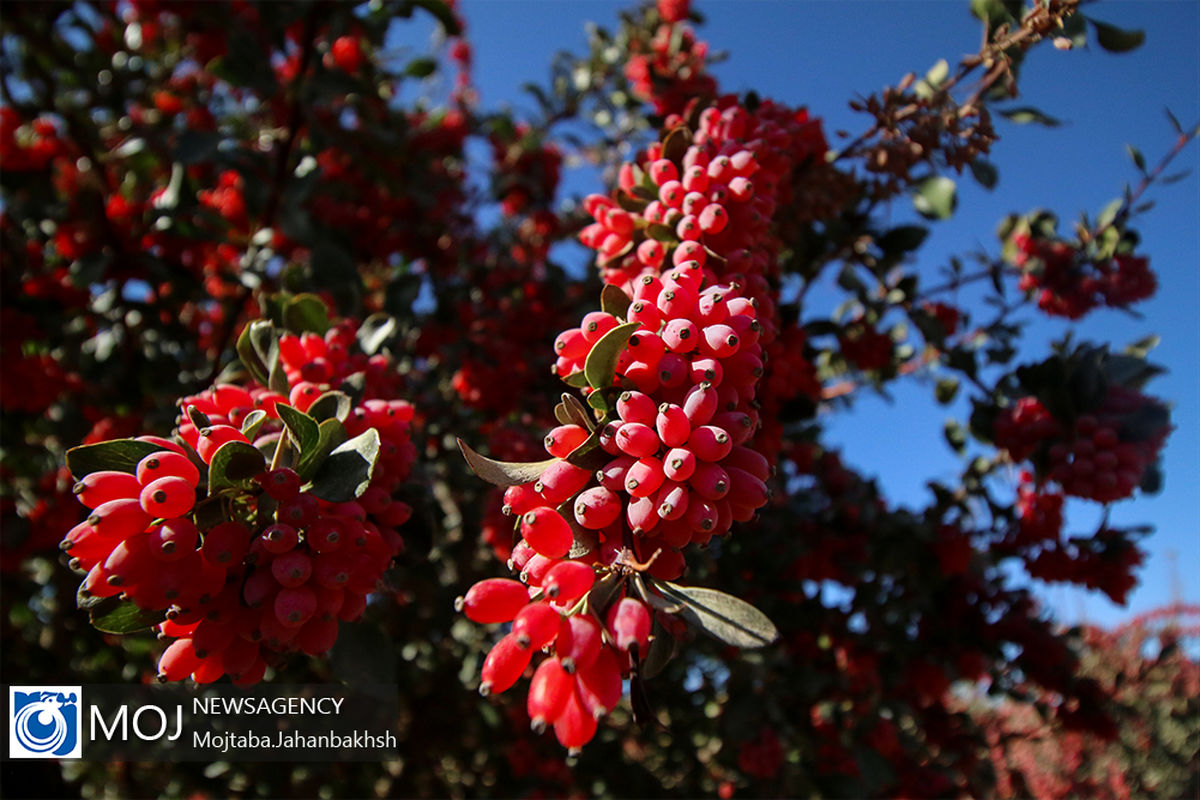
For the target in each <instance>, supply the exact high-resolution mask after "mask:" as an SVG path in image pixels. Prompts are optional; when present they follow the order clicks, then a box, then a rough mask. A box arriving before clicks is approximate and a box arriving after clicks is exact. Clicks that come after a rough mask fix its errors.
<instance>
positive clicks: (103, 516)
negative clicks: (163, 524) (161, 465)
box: [87, 497, 154, 539]
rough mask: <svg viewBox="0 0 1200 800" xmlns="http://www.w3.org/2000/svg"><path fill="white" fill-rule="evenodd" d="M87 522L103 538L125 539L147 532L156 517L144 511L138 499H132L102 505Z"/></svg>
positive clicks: (112, 501)
mask: <svg viewBox="0 0 1200 800" xmlns="http://www.w3.org/2000/svg"><path fill="white" fill-rule="evenodd" d="M87 521H88V524H89V525H91V526H92V528H93V529H95V531H96V533H97V534H98V535H100V536H102V537H103V538H105V539H109V538H113V539H123V538H125V537H126V536H129V535H131V534H134V533H141V532H142V531H144V530H146V527H147V526H148V525H149V524H150V523H151V522H153V521H154V517H152V516H150V515H149V514H147V513H146V512H145V511H144V510H143V509H142V504H141V502H140V501H139V500H138V499H137V498H136V497H130V498H126V499H124V500H109V501H108V502H107V503H101V504H100V505H98V506H96V508H95V510H94V511H92V514H91V516H89V517H88V519H87Z"/></svg>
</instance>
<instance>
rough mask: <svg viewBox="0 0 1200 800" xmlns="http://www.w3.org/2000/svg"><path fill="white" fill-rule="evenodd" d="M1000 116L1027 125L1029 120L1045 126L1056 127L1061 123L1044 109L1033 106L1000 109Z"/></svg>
mask: <svg viewBox="0 0 1200 800" xmlns="http://www.w3.org/2000/svg"><path fill="white" fill-rule="evenodd" d="M1000 116H1002V117H1004V118H1006V119H1010V120H1012V121H1013V122H1015V123H1017V124H1019V125H1027V124H1029V123H1031V122H1036V123H1037V124H1039V125H1045V126H1046V127H1047V128H1057V127H1058V126H1059V125H1062V121H1061V120H1058V119H1055V118H1054V117H1052V116H1050V115H1049V114H1047V113H1045V112H1044V111H1041V110H1040V109H1036V108H1034V107H1033V106H1018V107H1016V108H1004V109H1001V110H1000Z"/></svg>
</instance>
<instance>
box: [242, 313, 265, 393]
mask: <svg viewBox="0 0 1200 800" xmlns="http://www.w3.org/2000/svg"><path fill="white" fill-rule="evenodd" d="M237 354H238V358H239V359H241V362H242V366H244V367H245V368H246V371H247V372H249V373H250V375H251V377H253V378H254V380H256V381H258V382H259V383H260V384H262V385H263V386H266V385H267V379H268V376H267V364H266V362H265V361H263V360H262V358H261V357H260V356H259V355H258V352H257V351H256V350H255V349H254V345H253V344H251V341H250V326H249V325H247V326H246V327H245V328H243V329H242V333H241V335H240V336H238V340H237Z"/></svg>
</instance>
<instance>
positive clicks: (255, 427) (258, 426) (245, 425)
mask: <svg viewBox="0 0 1200 800" xmlns="http://www.w3.org/2000/svg"><path fill="white" fill-rule="evenodd" d="M266 421H267V412H266V411H263V410H262V409H261V408H256V409H254V410H253V411H251V412H250V413H249V414H247V415H246V418H245V419H244V420H242V435H243V436H245V437H246V438H247V439H249V440H250V441H252V442H253V441H254V437H256V436H258V432H259V431H260V430H262V426H263V424H264V423H265V422H266Z"/></svg>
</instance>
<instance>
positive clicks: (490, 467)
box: [458, 439, 559, 486]
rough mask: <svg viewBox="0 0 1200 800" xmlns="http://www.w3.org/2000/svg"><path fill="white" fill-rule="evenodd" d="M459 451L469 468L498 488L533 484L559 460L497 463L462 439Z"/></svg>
mask: <svg viewBox="0 0 1200 800" xmlns="http://www.w3.org/2000/svg"><path fill="white" fill-rule="evenodd" d="M458 449H459V450H461V451H462V454H463V458H465V459H466V460H467V466H469V467H470V468H471V471H472V472H474V473H475V474H476V475H478V476H479V477H481V478H483V479H484V480H485V481H487V482H488V483H491V484H495V485H496V486H519V485H521V484H523V483H532V482H534V481H536V480H538V479H539V478H541V477H542V473H543V472H545V471H546V467H548V466H550V465H551V464H553V463H554V462H555V461H558V460H559V459H557V458H548V459H546V460H545V461H497V460H495V459H494V458H488V457H487V456H484V455H480V454H479V453H477V452H475V451H474V450H472V449H471V448H470V447H469V446H468V445H467V443H466V442H464V441H463V440H462V439H459V440H458Z"/></svg>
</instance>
